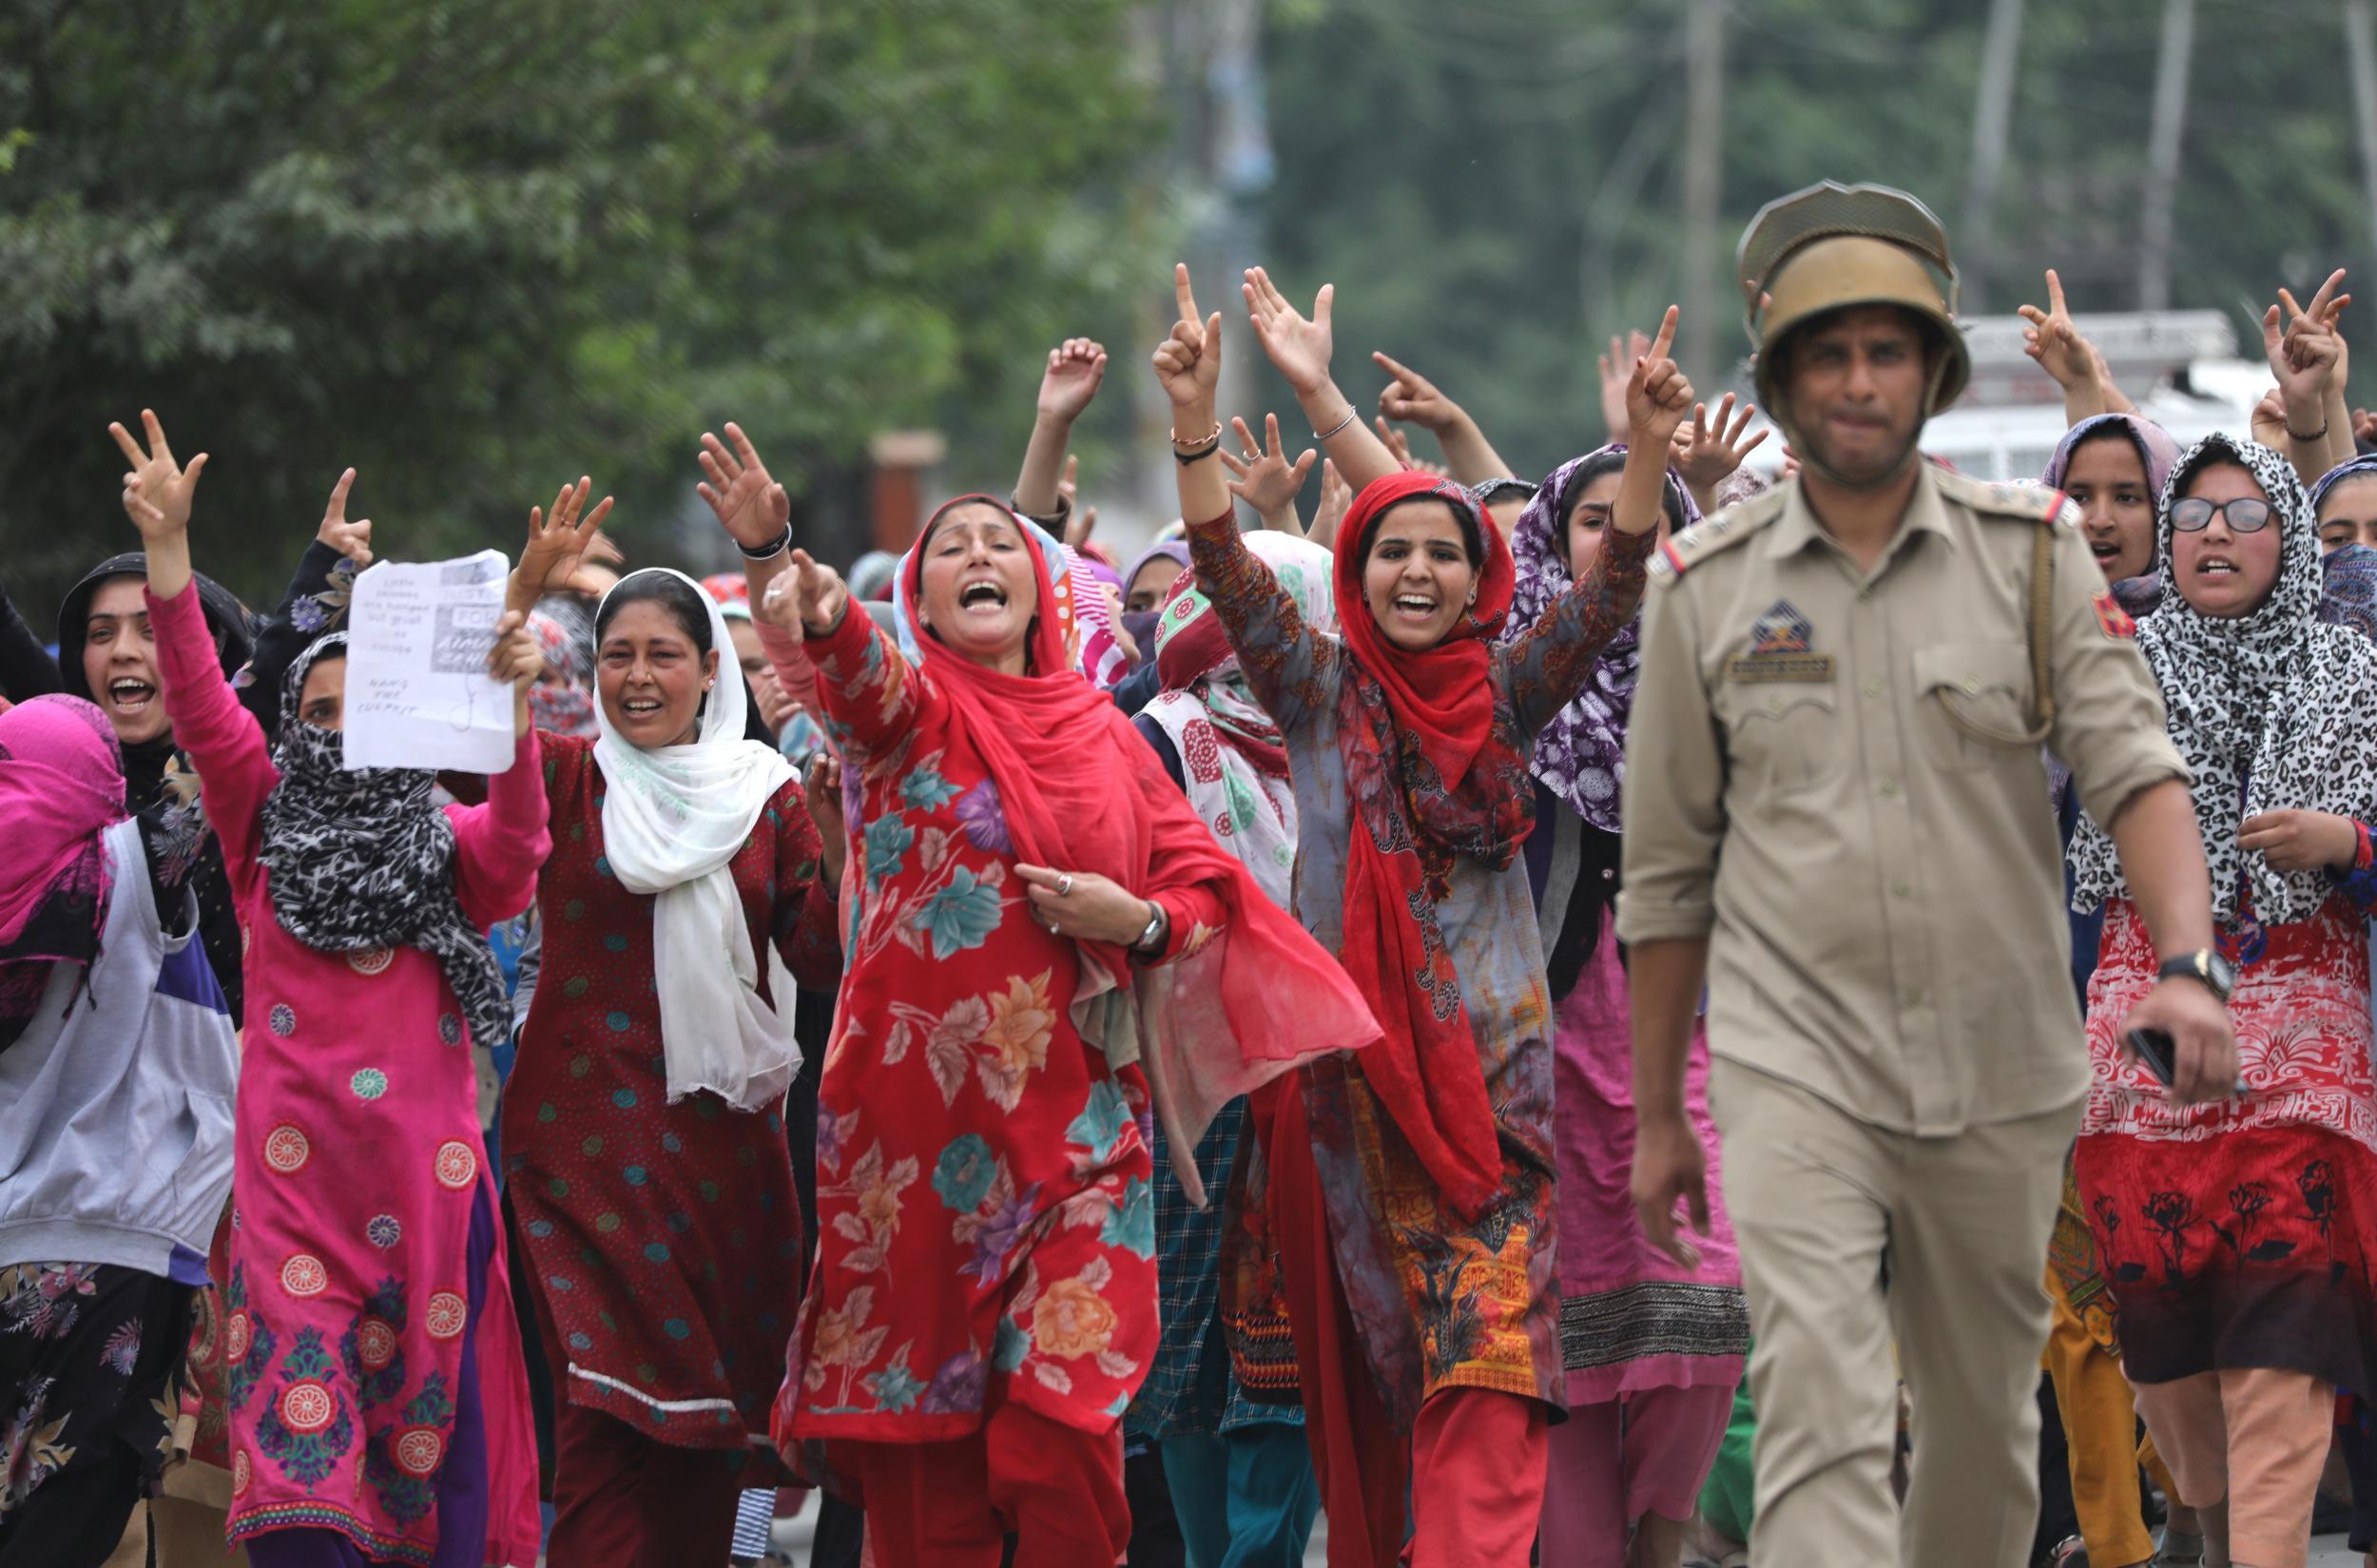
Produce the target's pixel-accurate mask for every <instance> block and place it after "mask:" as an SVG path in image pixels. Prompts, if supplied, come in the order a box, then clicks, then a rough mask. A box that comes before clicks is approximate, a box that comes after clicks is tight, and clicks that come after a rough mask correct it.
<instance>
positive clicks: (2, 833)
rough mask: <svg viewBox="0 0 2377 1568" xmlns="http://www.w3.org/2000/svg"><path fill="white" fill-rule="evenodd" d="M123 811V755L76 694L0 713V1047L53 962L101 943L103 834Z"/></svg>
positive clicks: (102, 720) (20, 1027) (29, 1009)
mask: <svg viewBox="0 0 2377 1568" xmlns="http://www.w3.org/2000/svg"><path fill="white" fill-rule="evenodd" d="M123 816H124V760H123V753H122V751H121V750H120V749H119V748H118V746H117V745H116V738H115V731H113V730H112V729H110V728H108V727H107V720H106V715H105V714H103V713H101V712H100V711H99V709H98V708H97V707H95V706H93V705H92V704H90V703H87V702H85V701H84V700H83V699H82V698H80V697H67V696H57V695H52V696H46V697H35V698H32V699H30V700H29V701H27V702H23V703H19V704H18V705H17V706H15V707H11V708H10V709H9V710H8V711H6V712H5V713H0V837H5V839H6V841H7V842H8V844H9V854H8V856H7V857H6V859H5V861H0V1045H6V1044H9V1043H11V1042H13V1041H14V1040H15V1038H16V1036H18V1035H20V1034H22V1033H23V1032H24V1029H25V1026H26V1024H27V1023H29V1022H30V1021H31V1018H32V1013H33V1009H34V1007H35V1006H36V1005H37V1004H38V1003H39V1001H40V999H41V994H42V989H43V987H44V986H46V985H47V984H48V978H49V966H50V965H51V964H52V963H55V962H58V961H60V960H67V961H71V962H76V963H86V964H87V963H88V962H90V961H91V959H92V958H93V957H94V956H95V955H96V954H97V953H98V950H99V934H100V932H101V931H102V930H103V929H104V928H105V927H106V919H107V893H108V890H109V887H110V886H111V883H112V876H111V870H110V867H109V866H108V864H107V855H106V848H105V846H104V845H103V844H102V843H101V842H100V838H99V835H100V833H101V832H102V831H103V830H105V829H106V827H107V826H108V825H109V824H110V823H115V822H118V821H120V820H122V818H123Z"/></svg>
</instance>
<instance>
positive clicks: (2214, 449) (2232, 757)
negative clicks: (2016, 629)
mask: <svg viewBox="0 0 2377 1568" xmlns="http://www.w3.org/2000/svg"><path fill="white" fill-rule="evenodd" d="M2216 463H2236V464H2239V465H2241V466H2243V467H2244V468H2245V469H2246V470H2247V471H2248V472H2249V473H2251V474H2252V476H2253V479H2254V482H2255V483H2256V484H2258V485H2259V486H2260V487H2261V491H2262V494H2264V495H2266V496H2268V497H2269V499H2270V503H2271V507H2272V508H2273V513H2272V515H2271V520H2270V525H2269V526H2271V527H2272V528H2275V529H2277V530H2278V531H2279V535H2278V547H2279V555H2278V576H2277V581H2276V582H2275V583H2274V584H2272V585H2271V590H2270V594H2269V597H2267V598H2266V599H2264V600H2263V601H2262V602H2261V604H2260V605H2259V606H2258V607H2256V608H2255V609H2254V610H2253V611H2252V613H2251V614H2250V615H2244V616H2238V617H2234V618H2229V619H2223V618H2219V617H2214V616H2210V615H2206V614H2203V613H2202V612H2200V611H2199V610H2196V609H2195V608H2194V607H2193V606H2192V605H2190V604H2188V603H2187V601H2186V600H2185V599H2184V598H2183V597H2181V596H2180V595H2179V594H2177V593H2176V592H2174V593H2172V594H2170V595H2169V596H2168V598H2167V599H2166V601H2165V603H2164V604H2163V607H2162V609H2161V610H2159V611H2158V612H2156V613H2155V616H2154V617H2153V618H2152V619H2151V620H2146V621H2141V622H2140V623H2138V629H2137V646H2138V650H2139V651H2140V652H2142V653H2143V654H2145V656H2146V662H2147V664H2148V665H2149V666H2151V667H2152V668H2153V669H2154V672H2155V681H2156V683H2157V684H2159V685H2160V687H2162V699H2163V703H2164V706H2165V707H2166V708H2167V709H2168V713H2169V717H2168V720H2167V724H2168V726H2169V729H2170V732H2171V738H2172V740H2174V742H2176V743H2177V745H2178V749H2179V754H2180V756H2182V757H2183V758H2185V759H2186V761H2187V764H2188V765H2189V767H2190V768H2192V769H2193V772H2194V775H2195V779H2194V785H2193V795H2194V801H2195V823H2196V826H2197V827H2198V828H2199V829H2200V830H2201V831H2202V833H2203V839H2204V858H2205V860H2206V861H2209V862H2210V865H2211V869H2212V900H2213V916H2214V918H2215V919H2219V920H2228V919H2231V918H2232V917H2233V916H2234V915H2235V914H2236V912H2237V909H2238V903H2239V897H2240V892H2241V891H2242V890H2244V889H2245V888H2246V887H2247V886H2248V884H2250V889H2251V900H2252V906H2253V910H2254V912H2255V914H2256V915H2257V916H2258V917H2259V919H2260V920H2262V921H2263V922H2264V923H2265V924H2271V925H2277V924H2284V923H2288V922H2291V921H2299V920H2309V918H2310V917H2311V915H2312V914H2313V913H2315V912H2316V911H2317V910H2318V908H2319V906H2320V905H2321V903H2323V902H2324V901H2326V900H2327V897H2328V894H2329V883H2328V879H2327V877H2326V875H2325V874H2324V873H2320V872H2315V871H2293V872H2282V871H2279V870H2277V869H2275V868H2274V867H2272V866H2271V864H2270V863H2269V861H2268V860H2267V859H2266V858H2265V857H2264V856H2263V854H2262V852H2261V851H2259V850H2247V849H2243V848H2241V847H2240V846H2239V845H2238V842H2237V837H2238V833H2239V831H2240V824H2241V823H2242V822H2243V821H2244V819H2245V818H2247V817H2251V816H2255V815H2257V814H2259V813H2261V812H2265V811H2276V810H2284V809H2288V808H2297V809H2304V810H2310V811H2327V812H2333V813H2335V814H2337V815H2339V816H2346V817H2351V818H2354V819H2355V820H2358V821H2364V822H2365V821H2367V820H2368V818H2369V817H2370V816H2371V815H2372V812H2377V732H2373V731H2372V728H2371V723H2372V716H2377V648H2372V647H2371V646H2370V644H2369V642H2368V640H2367V638H2365V637H2361V636H2359V635H2356V634H2355V633H2354V632H2352V631H2350V630H2348V629H2346V628H2344V627H2342V626H2332V625H2328V624H2325V623H2323V621H2322V620H2321V618H2320V613H2319V611H2320V599H2321V594H2320V565H2319V529H2318V525H2317V524H2316V523H2315V522H2314V521H2313V519H2312V514H2311V506H2310V497H2309V496H2308V495H2307V494H2304V491H2303V486H2302V483H2301V481H2300V480H2298V479H2297V478H2296V477H2295V475H2294V470H2293V469H2292V468H2291V467H2290V465H2289V464H2288V462H2287V460H2286V459H2285V458H2284V457H2281V456H2279V455H2278V454H2276V453H2274V452H2272V451H2271V450H2270V449H2269V448H2268V447H2266V446H2262V445H2260V444H2259V443H2258V442H2253V441H2239V440H2237V439H2235V438H2234V437H2233V436H2205V437H2204V438H2203V439H2202V440H2200V441H2198V442H2196V443H2195V445H2194V446H2193V447H2191V448H2190V449H2189V450H2188V453H2187V455H2186V456H2184V457H2182V458H2181V459H2180V460H2179V462H2178V465H2177V466H2176V467H2175V468H2174V469H2173V470H2172V474H2171V479H2170V482H2169V483H2168V484H2167V485H2166V486H2165V487H2164V488H2163V493H2162V504H2161V509H2160V516H2159V521H2158V522H2157V524H2156V528H2155V558H2156V560H2157V561H2158V562H2160V563H2161V564H2162V566H2163V568H2164V570H2165V571H2168V570H2169V567H2170V563H2171V559H2172V555H2171V542H2172V528H2171V507H2172V504H2173V502H2174V501H2176V500H2177V499H2178V498H2179V496H2180V495H2181V494H2184V493H2185V491H2186V488H2187V485H2188V482H2189V481H2190V480H2192V479H2193V477H2194V476H2195V475H2196V474H2199V473H2201V472H2202V471H2203V470H2204V469H2206V468H2208V467H2211V466H2212V465H2213V464H2216ZM2072 870H2073V894H2072V907H2073V908H2075V909H2077V910H2080V911H2082V912H2085V911H2088V910H2092V909H2095V908H2096V907H2097V905H2098V904H2100V903H2102V902H2103V901H2104V900H2106V899H2107V898H2113V897H2120V896H2126V894H2127V892H2128V884H2127V882H2126V881H2125V880H2124V879H2123V877H2122V875H2121V869H2120V862H2119V860H2118V859H2117V857H2116V855H2115V853H2114V848H2113V840H2112V838H2111V837H2110V836H2109V835H2108V834H2107V833H2106V832H2105V830H2104V829H2103V828H2102V827H2101V826H2099V825H2098V824H2097V823H2095V822H2094V821H2091V820H2088V819H2085V818H2083V819H2082V820H2081V822H2080V824H2079V827H2078V830H2077V832H2075V833H2074V834H2073V836H2072Z"/></svg>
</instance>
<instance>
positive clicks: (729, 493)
mask: <svg viewBox="0 0 2377 1568" xmlns="http://www.w3.org/2000/svg"><path fill="white" fill-rule="evenodd" d="M726 440H727V441H732V442H733V443H734V450H733V451H731V452H729V451H728V450H727V449H726V444H725V441H721V440H720V439H719V438H718V437H717V436H712V435H711V434H710V433H709V432H707V431H704V432H703V433H702V450H701V452H700V453H699V454H698V455H696V456H695V459H694V460H695V461H696V462H698V463H700V464H701V465H702V473H703V474H705V479H704V482H703V483H701V484H698V485H696V486H694V487H693V488H694V491H695V493H696V494H699V495H700V496H701V497H702V499H703V500H705V501H707V502H708V503H709V509H710V511H712V512H714V513H717V514H718V521H719V525H720V526H721V527H723V528H724V529H725V531H726V532H728V533H730V534H732V535H734V540H735V543H736V544H738V545H741V546H743V547H744V548H745V549H746V550H765V549H767V547H768V546H770V545H772V544H774V543H775V542H776V541H777V540H779V539H781V538H783V536H784V530H785V528H786V527H788V526H789V525H790V524H791V521H792V501H791V498H790V497H788V496H786V495H785V494H784V487H783V486H782V485H780V484H778V483H777V482H776V480H775V478H774V476H773V475H771V474H769V473H768V472H767V465H766V464H765V463H763V462H761V461H760V455H759V453H758V451H757V450H755V449H754V448H753V447H752V445H751V438H750V437H749V436H745V435H744V434H743V427H742V426H741V425H739V424H736V423H735V422H734V421H733V420H732V419H729V420H727V421H726ZM603 504H604V505H605V506H609V504H610V503H609V501H605V502H604V503H603Z"/></svg>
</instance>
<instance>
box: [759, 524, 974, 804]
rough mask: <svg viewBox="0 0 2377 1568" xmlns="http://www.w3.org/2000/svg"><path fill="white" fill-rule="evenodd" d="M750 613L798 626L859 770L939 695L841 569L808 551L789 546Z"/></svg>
mask: <svg viewBox="0 0 2377 1568" xmlns="http://www.w3.org/2000/svg"><path fill="white" fill-rule="evenodd" d="M751 614H752V617H753V619H755V620H757V621H760V622H762V623H763V624H764V625H767V626H772V627H774V628H776V629H778V630H780V631H786V632H789V631H790V630H791V629H793V628H795V627H798V628H799V629H801V635H802V638H803V639H804V646H805V647H806V648H807V649H808V653H809V658H810V659H811V660H812V661H814V662H815V664H816V665H817V674H818V696H819V698H820V700H821V703H822V704H823V707H824V709H825V726H826V728H827V730H828V731H830V732H831V733H832V735H833V737H834V742H835V745H837V746H839V747H840V748H841V755H842V759H843V760H844V761H845V762H847V763H851V764H854V765H857V766H858V767H859V769H860V771H861V772H864V771H866V770H867V769H868V768H870V767H871V766H873V765H874V764H875V762H876V761H877V760H878V759H880V758H882V757H884V756H886V755H888V754H889V753H890V752H891V751H892V750H893V749H894V748H895V747H897V746H898V745H899V744H900V742H901V741H903V740H905V739H906V738H907V735H908V732H909V731H910V730H911V729H914V728H915V727H916V725H917V722H918V719H919V718H920V717H921V716H922V715H923V713H924V711H925V709H926V707H927V706H928V705H929V704H930V703H931V702H932V701H933V700H934V699H933V697H932V694H931V692H930V690H929V689H928V688H927V687H925V685H924V682H923V679H922V678H921V677H920V676H919V675H918V672H917V670H916V669H915V668H914V667H913V666H911V665H910V664H909V663H908V661H907V659H906V658H904V657H903V656H901V654H900V651H899V644H898V643H897V642H895V641H893V640H892V639H891V638H890V637H887V636H885V635H884V634H883V632H882V630H881V629H880V628H879V627H877V626H876V624H875V618H874V617H873V616H871V615H869V614H868V613H867V612H866V611H865V610H860V609H859V608H857V607H856V606H854V605H853V604H851V602H850V591H849V590H848V589H847V588H845V587H844V586H843V585H842V580H841V573H840V572H838V571H835V570H834V569H833V568H832V567H829V566H824V565H821V564H820V563H819V562H817V561H815V560H812V559H811V558H810V556H809V552H807V551H805V550H796V551H794V552H792V553H791V556H790V558H789V559H788V560H787V561H786V563H785V566H784V570H783V571H780V572H778V573H777V574H776V578H775V581H773V582H772V583H770V584H769V585H768V589H767V592H766V593H765V594H764V595H763V597H762V598H761V599H760V600H759V601H758V602H756V603H755V604H753V605H752V607H751Z"/></svg>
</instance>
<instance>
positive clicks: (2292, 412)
mask: <svg viewBox="0 0 2377 1568" xmlns="http://www.w3.org/2000/svg"><path fill="white" fill-rule="evenodd" d="M2343 276H2344V274H2342V273H2341V272H2339V273H2337V274H2336V275H2335V276H2334V277H2331V278H2329V280H2328V281H2327V283H2326V284H2324V285H2323V286H2322V287H2321V289H2320V291H2319V293H2318V294H2317V295H2315V296H2313V297H2312V300H2311V303H2312V306H2313V307H2314V308H2312V309H2309V310H2305V309H2303V308H2302V307H2300V306H2296V305H2295V304H2294V299H2293V296H2292V295H2290V294H2288V293H2286V291H2284V290H2280V291H2279V300H2280V302H2279V303H2278V304H2274V305H2271V307H2270V308H2269V309H2268V310H2267V311H2264V312H2263V313H2262V319H2261V338H2262V349H2263V352H2264V353H2265V354H2267V355H2268V356H2269V358H2270V371H2271V375H2273V376H2275V377H2277V378H2278V395H2279V397H2280V398H2281V399H2282V400H2283V401H2284V403H2285V405H2286V413H2287V432H2288V434H2289V435H2290V436H2292V437H2293V438H2294V439H2296V440H2306V439H2314V438H2316V437H2315V436H2308V435H2298V434H2296V433H2297V432H2299V431H2301V430H2302V428H2303V427H2302V425H2300V424H2298V423H2296V421H2297V420H2298V419H2300V420H2306V421H2308V422H2309V424H2311V425H2313V426H2317V425H2320V424H2323V423H2325V422H2326V415H2325V411H2324V405H2325V402H2326V399H2327V396H2328V377H2329V372H2330V371H2331V370H2332V369H2333V367H2334V365H2335V362H2336V359H2337V357H2338V355H2339V353H2340V352H2341V350H2340V349H2339V347H2338V343H2339V341H2340V339H2338V337H2337V335H2336V331H2335V329H2334V328H2333V327H2331V326H2329V324H2328V323H2327V322H2326V321H2325V320H2324V319H2322V317H2323V316H2324V315H2325V314H2326V311H2327V309H2328V307H2329V305H2330V304H2331V303H2332V291H2333V289H2334V287H2335V285H2336V283H2337V281H2339V280H2341V279H2342V278H2343ZM2289 308H2291V310H2292V314H2293V324H2292V325H2290V326H2286V327H2283V328H2282V327H2281V325H2280V321H2281V319H2282V318H2281V315H2280V313H2281V311H2282V310H2287V309H2289Z"/></svg>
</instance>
